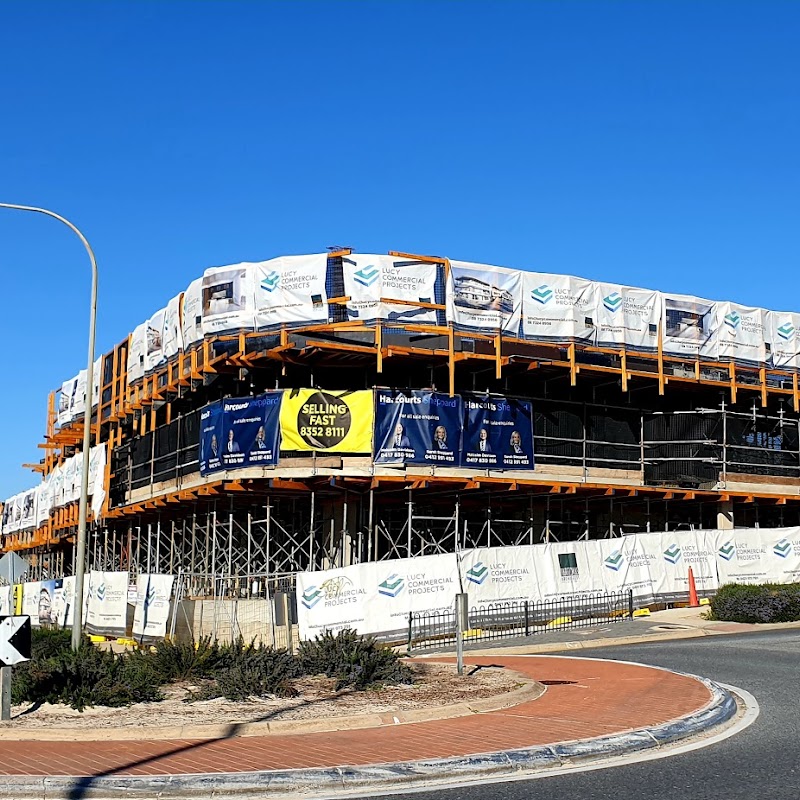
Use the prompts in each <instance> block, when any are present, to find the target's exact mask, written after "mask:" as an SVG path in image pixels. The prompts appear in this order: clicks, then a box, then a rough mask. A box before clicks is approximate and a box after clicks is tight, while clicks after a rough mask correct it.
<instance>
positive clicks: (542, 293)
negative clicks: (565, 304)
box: [531, 283, 553, 306]
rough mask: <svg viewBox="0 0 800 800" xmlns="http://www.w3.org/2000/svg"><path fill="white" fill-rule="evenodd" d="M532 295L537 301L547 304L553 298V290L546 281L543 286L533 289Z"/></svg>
mask: <svg viewBox="0 0 800 800" xmlns="http://www.w3.org/2000/svg"><path fill="white" fill-rule="evenodd" d="M531 297H532V298H533V299H534V300H535V301H536V302H537V303H541V304H542V305H543V306H545V305H547V304H548V303H549V302H550V301H551V300H552V299H553V290H552V289H551V288H550V287H549V286H548V285H547V284H546V283H543V284H542V285H541V286H537V287H536V288H535V289H532V290H531Z"/></svg>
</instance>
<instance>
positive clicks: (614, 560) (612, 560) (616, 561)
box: [603, 550, 624, 572]
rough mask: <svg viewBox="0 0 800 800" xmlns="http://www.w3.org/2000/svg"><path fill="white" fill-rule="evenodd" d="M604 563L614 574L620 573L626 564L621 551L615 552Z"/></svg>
mask: <svg viewBox="0 0 800 800" xmlns="http://www.w3.org/2000/svg"><path fill="white" fill-rule="evenodd" d="M603 563H604V564H605V565H606V566H607V567H608V568H609V569H610V570H612V571H613V572H619V569H620V567H621V566H622V565H623V563H624V559H623V557H622V553H620V551H619V550H615V551H614V552H613V553H611V555H610V556H609V557H608V558H607V559H606V560H605V561H604V562H603Z"/></svg>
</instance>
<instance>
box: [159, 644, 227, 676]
mask: <svg viewBox="0 0 800 800" xmlns="http://www.w3.org/2000/svg"><path fill="white" fill-rule="evenodd" d="M148 655H149V656H150V657H151V658H152V663H153V667H154V669H155V671H156V672H157V673H158V674H159V675H160V676H161V678H162V682H164V683H172V682H174V681H184V680H189V679H192V678H194V679H198V678H211V677H214V675H215V674H216V673H217V671H218V670H219V668H220V665H221V661H222V655H221V648H220V646H219V645H218V644H217V643H216V642H212V641H211V637H210V636H205V637H203V638H202V639H200V640H199V641H198V642H184V641H172V640H169V641H168V640H166V639H164V640H162V641H159V642H158V643H157V644H156V645H155V649H154V651H153V652H152V653H149V654H148Z"/></svg>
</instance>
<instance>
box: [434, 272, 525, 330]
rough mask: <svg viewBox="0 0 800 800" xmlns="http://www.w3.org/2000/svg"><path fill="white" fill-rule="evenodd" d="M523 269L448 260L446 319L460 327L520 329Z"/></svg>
mask: <svg viewBox="0 0 800 800" xmlns="http://www.w3.org/2000/svg"><path fill="white" fill-rule="evenodd" d="M521 314H522V273H520V272H519V271H518V270H513V269H505V268H503V267H492V266H488V265H486V264H473V263H470V262H468V261H451V262H450V271H449V273H448V276H447V320H448V321H449V322H452V323H453V324H454V325H456V326H458V327H461V328H470V329H474V330H481V331H483V332H484V333H496V332H497V331H498V330H501V331H502V332H504V333H508V334H509V335H511V336H516V335H517V334H518V332H519V323H520V318H521Z"/></svg>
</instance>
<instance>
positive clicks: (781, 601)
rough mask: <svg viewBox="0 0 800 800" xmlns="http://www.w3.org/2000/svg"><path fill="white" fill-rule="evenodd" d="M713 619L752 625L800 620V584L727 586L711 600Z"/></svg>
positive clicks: (735, 584) (721, 588)
mask: <svg viewBox="0 0 800 800" xmlns="http://www.w3.org/2000/svg"><path fill="white" fill-rule="evenodd" d="M711 617H712V619H716V620H725V621H726V622H749V623H758V622H793V621H795V620H800V583H787V584H778V583H762V584H753V585H746V584H737V583H729V584H726V585H725V586H721V587H720V588H719V590H718V591H717V593H716V595H715V596H714V597H713V598H712V599H711Z"/></svg>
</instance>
